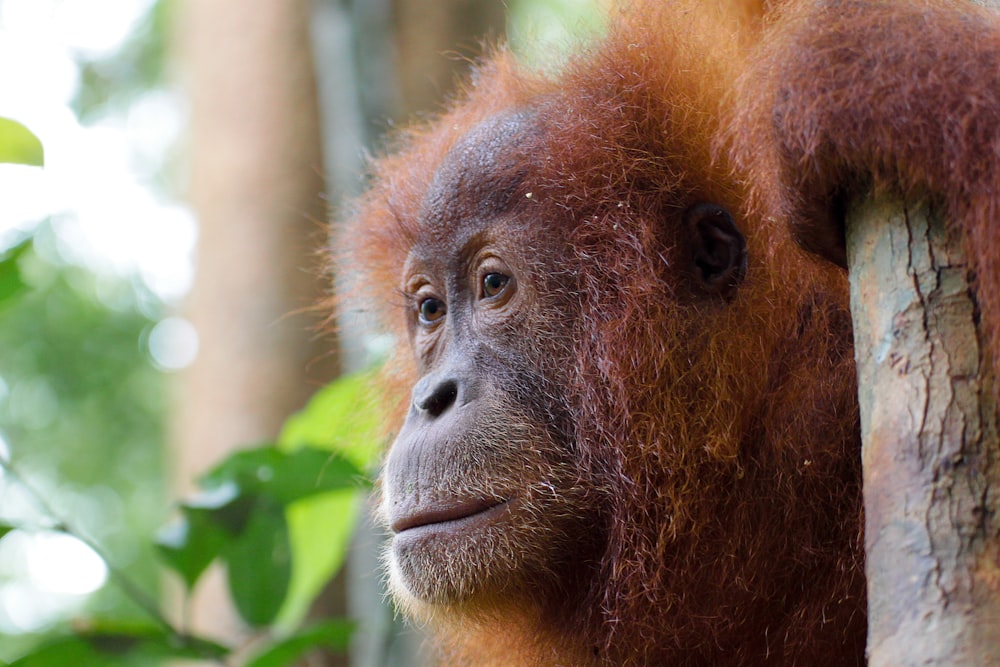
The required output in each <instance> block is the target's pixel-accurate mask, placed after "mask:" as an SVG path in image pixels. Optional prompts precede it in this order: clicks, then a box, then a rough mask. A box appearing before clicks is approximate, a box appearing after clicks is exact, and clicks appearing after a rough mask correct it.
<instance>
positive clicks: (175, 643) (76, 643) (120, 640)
mask: <svg viewBox="0 0 1000 667" xmlns="http://www.w3.org/2000/svg"><path fill="white" fill-rule="evenodd" d="M227 654H228V650H227V649H226V648H225V647H224V646H220V645H219V644H216V643H214V642H211V641H208V640H205V639H200V638H197V637H177V636H175V635H172V634H170V633H168V632H167V631H166V630H164V629H162V628H158V627H152V626H147V625H134V626H128V625H123V624H114V625H109V626H105V627H100V628H97V629H90V630H87V631H85V632H80V633H78V634H77V635H76V636H74V637H64V638H59V639H54V640H51V641H47V642H45V643H44V644H43V645H42V646H41V647H39V648H38V649H36V650H35V651H33V652H31V653H29V654H28V655H26V656H23V657H22V658H20V659H18V660H15V661H14V662H12V663H11V664H10V667H63V666H65V667H86V666H89V665H101V667H118V666H121V667H127V666H128V667H132V666H134V665H136V664H143V661H150V660H158V659H163V658H184V659H195V660H199V659H201V660H218V659H221V658H222V657H224V656H226V655H227Z"/></svg>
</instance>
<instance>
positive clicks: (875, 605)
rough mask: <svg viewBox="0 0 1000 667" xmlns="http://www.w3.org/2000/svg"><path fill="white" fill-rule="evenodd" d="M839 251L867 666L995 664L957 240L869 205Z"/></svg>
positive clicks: (989, 407) (982, 380) (967, 315)
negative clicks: (846, 303)
mask: <svg viewBox="0 0 1000 667" xmlns="http://www.w3.org/2000/svg"><path fill="white" fill-rule="evenodd" d="M847 245H848V265H849V267H850V280H851V309H852V314H853V318H854V338H855V346H856V350H855V355H856V359H857V364H858V383H859V397H860V402H861V422H862V424H861V428H862V439H863V443H864V444H863V449H862V458H863V465H864V496H865V543H866V551H867V575H868V598H869V601H868V606H869V637H868V653H869V665H870V667H909V666H916V665H922V666H935V667H937V666H940V667H945V666H948V667H973V666H977V667H981V666H983V665H1000V563H998V555H1000V461H998V454H1000V452H998V449H997V410H996V403H995V401H994V399H993V396H994V393H993V380H994V379H993V378H992V377H991V376H990V372H989V368H990V366H989V363H988V359H987V358H986V355H985V350H983V348H982V340H981V337H980V336H979V332H978V330H977V323H978V316H977V306H976V303H975V301H974V299H973V297H972V294H971V292H970V289H969V283H968V280H967V277H968V268H967V263H966V260H965V257H964V253H963V251H962V239H961V235H960V234H959V233H957V232H956V230H955V229H954V228H953V227H952V228H949V226H948V225H947V224H946V223H945V222H944V221H943V220H942V219H941V217H940V216H939V215H937V214H936V212H934V211H933V210H930V211H929V210H928V208H927V207H926V206H913V205H910V204H906V205H903V204H901V203H900V202H899V201H897V200H894V199H891V198H877V199H869V200H867V201H865V202H864V203H862V204H861V205H859V206H858V207H856V208H855V209H854V210H853V211H852V212H851V214H850V215H849V218H848V227H847Z"/></svg>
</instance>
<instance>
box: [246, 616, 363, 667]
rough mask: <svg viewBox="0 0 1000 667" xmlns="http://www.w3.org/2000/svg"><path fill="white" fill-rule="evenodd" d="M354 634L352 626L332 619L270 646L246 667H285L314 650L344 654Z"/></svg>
mask: <svg viewBox="0 0 1000 667" xmlns="http://www.w3.org/2000/svg"><path fill="white" fill-rule="evenodd" d="M353 632H354V624H353V623H351V622H350V621H347V620H343V619H332V620H329V621H325V622H323V623H318V624H316V625H313V626H310V627H308V628H306V629H304V630H302V631H300V632H297V633H295V634H293V635H292V636H290V637H286V638H285V639H283V640H281V641H279V642H277V643H276V644H273V645H271V646H270V647H268V648H267V649H266V650H265V651H263V652H261V653H259V654H257V655H256V656H254V657H253V658H251V659H250V661H249V662H247V663H246V667H287V665H291V664H293V663H294V661H295V660H297V659H298V658H299V657H301V656H302V654H304V653H305V652H307V651H309V650H310V649H314V648H325V649H329V650H332V651H340V652H344V651H346V650H347V646H348V644H349V643H350V640H351V635H352V634H353Z"/></svg>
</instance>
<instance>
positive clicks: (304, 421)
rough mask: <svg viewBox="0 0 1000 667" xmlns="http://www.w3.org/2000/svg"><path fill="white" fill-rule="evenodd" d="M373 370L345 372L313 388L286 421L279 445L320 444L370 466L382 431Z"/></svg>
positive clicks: (375, 455)
mask: <svg viewBox="0 0 1000 667" xmlns="http://www.w3.org/2000/svg"><path fill="white" fill-rule="evenodd" d="M376 373H377V370H371V371H366V372H363V373H354V374H351V375H344V376H341V377H340V378H337V380H335V381H333V382H331V383H330V384H328V385H327V386H325V387H323V388H322V389H320V390H319V391H318V392H316V394H315V395H313V397H312V399H310V401H309V403H308V404H307V405H306V407H305V408H303V409H302V410H301V411H299V412H297V413H296V414H294V415H292V416H291V417H289V418H288V419H287V420H286V421H285V425H284V427H283V428H282V430H281V434H280V435H279V436H278V447H279V448H280V449H284V450H295V449H299V448H301V447H305V446H310V447H320V448H323V449H328V450H331V451H335V452H338V453H340V454H341V455H342V456H344V457H345V458H347V459H348V460H349V461H352V462H353V463H354V464H355V465H356V466H358V467H359V468H361V469H363V470H368V469H370V468H371V466H372V464H373V463H374V461H375V460H376V459H377V457H378V454H379V452H380V451H381V448H382V447H381V445H382V444H383V443H382V441H383V439H384V435H385V434H384V433H382V424H383V423H384V419H385V415H384V414H383V413H382V410H381V408H380V401H379V398H380V397H379V396H378V395H377V393H376V391H375V383H374V380H375V377H376Z"/></svg>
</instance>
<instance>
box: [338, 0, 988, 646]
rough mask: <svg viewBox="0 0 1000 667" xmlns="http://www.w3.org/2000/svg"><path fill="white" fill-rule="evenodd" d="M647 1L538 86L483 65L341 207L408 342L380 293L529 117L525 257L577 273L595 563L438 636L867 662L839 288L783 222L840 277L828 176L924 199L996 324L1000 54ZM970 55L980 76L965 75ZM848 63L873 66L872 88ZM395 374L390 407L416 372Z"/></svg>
mask: <svg viewBox="0 0 1000 667" xmlns="http://www.w3.org/2000/svg"><path fill="white" fill-rule="evenodd" d="M638 4H640V5H643V6H642V7H641V8H640V9H641V11H636V12H634V13H629V14H626V15H624V16H616V17H613V18H612V21H611V29H610V34H609V35H608V37H607V39H606V40H605V41H604V42H602V43H601V44H600V45H598V46H596V47H594V48H593V49H591V50H589V51H587V52H586V53H584V54H582V55H580V56H579V57H577V58H575V59H574V60H572V61H571V62H570V63H569V64H568V65H567V66H566V67H565V68H564V69H563V70H562V71H561V72H560V73H559V74H558V76H556V77H554V78H550V77H546V76H543V75H539V74H536V73H533V72H530V71H526V70H525V69H524V68H523V67H521V66H520V65H518V64H517V63H516V61H515V59H514V58H513V57H512V56H510V54H508V53H506V52H499V53H497V54H495V55H494V56H493V57H492V58H491V59H490V60H489V61H487V62H486V63H485V64H483V65H482V66H481V67H480V68H479V69H478V70H477V72H476V74H475V75H474V77H473V79H472V81H471V82H470V84H469V86H468V88H467V90H466V91H465V93H464V94H463V95H462V96H461V98H460V99H459V100H457V101H456V102H455V103H453V104H452V105H451V106H450V107H449V109H448V110H447V111H445V112H444V113H443V114H442V115H441V116H440V117H439V118H437V119H436V120H435V121H434V122H433V123H430V124H427V125H424V126H421V127H417V128H414V129H413V130H411V131H410V132H408V133H407V134H406V135H404V136H403V137H402V138H400V139H399V141H398V143H397V145H396V146H394V147H393V148H394V151H393V152H392V153H390V154H388V155H386V156H385V157H382V158H380V159H378V160H376V161H375V162H374V164H373V181H372V186H371V189H370V190H369V192H368V193H367V194H366V195H365V196H364V197H362V198H361V199H360V200H359V202H358V203H357V209H356V212H355V215H354V218H353V223H352V224H353V226H352V231H353V234H354V236H355V238H356V239H357V244H356V245H355V246H353V247H352V248H351V252H350V256H349V261H350V262H351V266H352V267H356V266H358V265H360V266H361V267H362V270H363V272H364V273H363V280H362V281H361V282H362V283H363V284H364V285H367V287H368V292H367V293H366V294H365V300H366V303H368V304H373V305H374V307H376V308H379V309H381V310H380V313H381V314H382V315H383V316H384V322H383V324H384V325H385V327H386V328H387V329H389V330H392V331H394V332H395V333H396V334H397V336H398V339H399V340H400V341H402V340H405V337H406V332H405V328H404V317H403V315H402V314H401V312H400V308H399V307H398V305H399V299H398V298H397V297H396V296H395V292H396V290H397V289H398V287H399V275H400V272H401V267H402V266H403V264H404V263H405V261H406V257H407V253H408V252H409V248H410V246H411V245H412V243H413V240H414V239H415V238H417V237H418V236H419V235H420V234H421V233H422V230H421V228H420V224H419V219H418V218H419V216H418V207H419V206H420V204H421V201H422V199H423V193H424V192H425V191H426V190H427V188H428V186H429V182H430V179H431V178H432V176H433V174H434V172H435V170H436V168H437V167H438V166H439V165H440V164H441V162H442V160H443V158H444V156H445V154H446V153H447V152H448V151H449V149H451V148H452V147H453V146H454V145H455V143H456V141H458V140H459V139H460V138H461V137H462V136H464V135H465V134H466V133H467V132H468V131H469V130H470V129H471V128H473V127H475V126H476V125H478V124H479V123H480V122H482V121H483V120H485V119H488V118H490V117H493V116H495V115H496V114H499V113H502V112H505V111H508V110H510V109H533V110H534V114H535V116H534V117H535V118H536V120H537V122H538V123H539V124H540V126H541V127H542V128H543V130H544V131H543V132H542V133H540V136H537V137H532V138H531V140H530V141H529V142H528V144H527V147H526V148H525V168H526V170H527V173H528V176H527V178H526V180H525V182H524V184H523V188H524V191H522V192H520V195H521V196H524V197H527V198H529V199H530V200H531V201H532V202H533V204H532V205H533V206H534V208H533V209H532V217H533V219H535V220H537V226H538V234H537V235H532V234H528V235H526V238H524V239H523V242H524V243H525V244H526V246H529V247H530V248H531V249H532V251H533V252H537V253H542V256H544V254H545V253H550V252H551V253H552V254H553V255H558V256H559V257H562V258H563V261H564V262H565V264H564V265H560V266H558V267H554V269H558V270H559V271H561V272H569V273H570V274H572V275H573V276H574V285H575V291H574V292H573V293H572V294H568V295H566V296H565V297H564V298H565V304H570V305H567V308H569V309H570V310H571V312H573V314H574V317H573V318H572V320H571V321H570V322H568V323H567V324H565V325H564V329H563V330H562V331H561V335H562V336H563V337H564V339H565V340H564V341H563V342H562V347H563V348H565V352H566V358H565V359H561V360H559V361H560V362H561V363H562V365H564V366H565V367H566V368H567V369H568V370H566V371H565V372H566V373H567V379H566V383H567V385H568V387H567V392H568V394H569V396H570V397H571V399H570V402H571V405H572V409H573V417H574V419H575V422H576V429H575V434H576V442H577V447H578V449H579V452H580V457H581V460H580V463H579V465H580V466H581V470H583V471H585V473H586V474H585V475H584V477H588V478H590V479H593V480H595V482H596V487H597V488H596V490H595V493H597V494H599V496H600V497H601V498H602V507H603V510H602V515H601V516H600V517H595V521H599V524H597V525H595V530H597V531H603V532H602V535H603V537H604V539H605V545H604V548H603V551H602V555H601V564H600V567H599V568H598V571H597V572H596V573H591V574H592V576H588V577H586V578H582V579H581V580H579V581H574V582H573V586H575V587H576V588H577V590H576V592H575V593H574V594H573V595H567V596H566V597H567V599H566V601H563V600H560V599H556V600H540V601H536V602H537V604H536V605H534V606H528V607H524V606H523V605H522V602H523V601H519V602H518V605H521V606H518V605H513V606H512V608H504V609H500V610H497V612H498V613H497V614H495V616H496V617H501V616H502V617H503V619H502V620H501V619H500V618H494V617H493V616H494V615H491V614H486V615H485V616H483V617H477V618H472V619H467V625H465V626H464V627H462V628H461V629H460V630H458V631H452V632H448V631H447V628H446V629H445V633H444V634H446V635H449V634H450V635H454V637H452V640H451V641H452V643H451V644H450V645H449V646H448V647H446V648H444V649H442V650H443V652H444V654H445V655H448V656H451V657H452V658H453V659H454V660H456V661H457V662H460V663H462V664H469V665H490V664H496V665H514V664H525V665H561V664H565V665H585V664H593V665H605V664H607V665H636V666H640V665H673V666H676V665H706V666H707V665H754V666H756V665H809V666H817V665H831V666H832V665H837V666H841V665H846V666H850V665H860V664H863V660H864V659H863V645H864V634H865V611H864V580H863V579H864V578H863V566H862V552H861V542H862V541H861V535H860V532H861V502H860V500H861V497H860V461H859V442H858V416H857V408H856V404H855V385H854V382H855V380H854V363H853V359H852V356H851V354H852V351H851V343H850V338H851V334H850V322H849V314H848V311H847V290H846V280H845V277H844V275H843V273H842V272H841V271H840V270H839V269H837V268H836V267H834V266H833V265H830V264H827V263H824V262H821V261H820V260H817V259H814V258H812V257H810V256H807V255H805V254H804V253H802V252H801V251H800V250H799V249H798V247H797V246H796V243H795V240H793V238H792V236H791V235H790V234H789V232H788V231H787V229H786V227H785V225H784V224H778V223H785V222H788V221H789V219H791V221H793V222H797V223H798V225H799V226H798V227H796V228H795V231H796V232H797V233H798V237H799V239H800V240H802V241H803V242H804V243H805V244H807V245H808V246H809V247H810V248H811V249H813V250H817V251H820V252H823V253H825V254H827V255H829V256H832V257H836V256H837V243H839V236H838V235H839V230H838V229H837V224H839V223H838V221H836V220H833V219H832V217H831V215H830V214H829V205H830V194H831V192H839V191H840V190H841V189H842V188H844V187H848V186H850V185H851V183H852V182H851V181H850V180H848V179H847V178H846V177H847V176H850V177H852V178H853V177H855V176H857V175H859V174H863V173H870V172H873V179H874V180H875V181H876V182H878V183H879V184H882V185H892V186H896V187H900V186H901V187H903V188H904V189H907V190H910V189H915V188H919V187H923V188H927V189H928V190H930V191H932V192H934V193H939V194H940V195H941V196H942V197H944V198H945V200H946V203H947V204H948V205H949V206H950V207H951V210H952V211H953V212H954V213H955V214H956V215H959V216H962V218H963V219H967V220H969V222H968V223H967V226H968V228H969V230H970V234H971V237H972V239H973V245H978V246H981V247H982V248H985V249H986V250H987V251H990V252H985V253H980V254H977V259H976V260H975V261H976V264H975V266H976V268H977V269H978V270H979V272H980V278H979V281H980V285H981V288H980V298H981V299H982V300H983V302H984V310H986V311H988V312H990V313H993V314H992V315H990V317H993V318H995V314H996V313H998V312H1000V289H996V288H997V287H1000V286H998V285H994V284H993V282H991V281H995V279H996V276H997V275H998V274H1000V272H998V271H997V270H996V266H995V265H994V264H993V262H995V261H996V260H995V257H996V256H997V252H996V251H997V250H1000V248H998V247H997V246H998V242H997V240H996V234H995V233H994V232H992V231H990V227H989V226H988V222H989V220H990V219H991V218H992V215H993V208H994V206H995V194H994V193H996V192H1000V190H998V188H997V187H996V185H995V184H994V180H995V178H996V177H997V175H998V174H1000V170H998V169H996V165H995V162H996V161H997V159H998V155H1000V151H998V150H997V142H998V141H1000V133H998V132H997V131H996V129H997V125H998V123H996V122H995V116H996V114H997V110H998V109H1000V104H997V100H996V99H995V95H996V94H1000V92H998V91H1000V85H995V84H994V83H993V82H994V81H995V80H996V79H997V77H1000V55H998V54H1000V48H997V46H996V44H997V43H998V38H997V35H996V30H995V28H989V29H987V28H984V27H982V26H981V25H979V24H978V23H977V21H976V20H970V19H966V18H962V17H961V16H960V15H959V14H958V13H956V12H955V11H954V10H952V9H950V7H951V3H945V2H921V3H918V4H919V6H920V8H919V9H914V10H912V11H911V10H909V9H906V8H905V5H907V4H908V3H902V2H899V3H864V2H830V3H817V4H818V5H820V6H821V7H822V6H829V9H822V8H821V9H818V10H815V11H813V10H810V9H809V7H811V6H812V5H813V3H801V4H802V6H803V7H805V8H804V9H803V8H799V7H798V6H796V7H793V8H792V10H787V9H784V8H779V9H776V10H773V14H774V16H771V17H766V18H765V19H764V20H763V21H760V20H758V19H759V16H758V15H757V13H758V12H759V11H760V4H761V3H753V2H749V3H729V4H727V3H707V2H695V1H693V0H691V1H680V2H648V3H638ZM716 4H718V6H716ZM730 4H731V6H730ZM765 4H766V3H765ZM775 4H777V3H775ZM789 4H796V3H789ZM963 11H971V10H965V9H963ZM911 15H912V16H911ZM913 16H916V17H923V18H922V19H921V18H912V17H913ZM748 17H749V18H748ZM890 17H904V18H900V19H899V20H898V21H897V20H896V19H895V18H893V19H892V21H891V22H888V21H889V19H890ZM762 23H763V27H761V25H762ZM994 24H995V21H994ZM879 26H882V27H879ZM918 26H919V27H920V28H921V29H922V30H924V32H918ZM761 30H763V31H764V32H763V34H764V35H765V37H764V42H763V43H764V46H763V47H762V48H758V47H756V46H755V45H754V40H756V39H758V38H759V35H760V31H761ZM956 33H959V34H962V35H965V38H959V39H956V38H955V37H953V36H951V35H954V34H956ZM858 35H860V37H859V36H858ZM970 44H973V45H979V44H981V45H983V51H984V53H983V57H982V59H980V60H977V57H978V56H977V55H968V56H965V55H960V54H958V51H959V50H962V49H966V48H970V47H969V45H970ZM987 47H988V48H987ZM852 49H853V51H852ZM868 49H871V51H870V52H869V51H867V50H868ZM949 49H952V50H954V53H947V51H948V50H949ZM859 53H871V54H872V57H874V58H882V59H884V60H886V61H887V62H889V63H892V64H891V66H887V67H889V69H880V70H878V71H877V72H875V73H871V74H866V73H865V72H864V71H862V70H860V69H859V67H858V65H857V63H856V62H855V61H854V60H852V59H853V58H856V57H858V54H859ZM976 53H978V52H976ZM910 54H913V55H912V56H911V55H910ZM949 58H951V59H949ZM900 59H901V60H900ZM941 60H944V61H945V67H944V68H943V69H939V67H938V65H936V64H935V62H937V61H941ZM932 61H933V62H932ZM909 67H916V68H918V69H919V68H923V69H919V71H920V72H925V74H920V75H917V74H913V75H912V76H909V75H907V74H905V72H906V70H907V68H909ZM893 68H895V69H893ZM913 77H916V79H918V80H919V83H920V85H924V86H925V88H921V89H920V90H921V91H922V92H921V95H927V96H928V98H927V99H925V100H923V104H924V105H925V107H920V108H914V109H912V111H913V114H915V115H913V116H912V117H909V118H908V119H906V118H903V119H901V115H905V114H904V112H903V109H901V108H900V107H899V106H894V105H893V104H892V103H891V100H892V99H893V95H895V94H896V93H897V92H898V91H897V90H894V89H896V88H897V87H899V86H901V85H903V84H904V83H905V82H907V81H911V80H914V79H913ZM948 77H952V78H948ZM954 77H960V81H957V80H956V79H955V78H954ZM883 84H884V87H880V86H883ZM963 86H967V87H966V88H963ZM986 88H988V90H987V89H986ZM970 89H972V90H975V91H976V96H975V97H974V99H971V100H970V98H969V95H968V94H967V91H968V90H970ZM788 91H791V94H790V95H788ZM781 96H785V97H784V100H785V101H784V103H783V104H781V103H779V98H781ZM917 98H918V99H919V98H920V96H919V95H918V96H917ZM877 101H884V102H885V104H884V105H881V106H880V105H879V104H875V102H877ZM908 103H909V104H913V103H914V100H912V99H911V100H910V101H909V102H908ZM963 105H964V106H963ZM776 109H777V110H778V111H779V112H780V113H779V114H778V115H775V110H776ZM950 109H954V110H956V111H955V113H956V114H957V115H955V116H954V117H953V116H950V115H949V111H948V110H950ZM959 109H961V111H958V110H959ZM976 114H982V115H988V116H989V117H990V119H991V120H992V122H993V124H992V125H988V124H987V125H980V124H978V123H979V122H980V121H978V120H976V118H977V116H976ZM942 118H944V119H949V120H950V121H953V122H954V124H955V128H954V131H952V130H948V131H947V132H945V134H947V135H948V137H952V135H953V134H955V133H961V131H962V128H963V127H965V126H966V125H968V124H970V123H972V124H973V126H974V128H975V130H974V131H972V132H971V133H967V134H965V135H962V136H963V138H962V139H961V140H960V141H957V142H952V141H948V142H944V143H943V144H942V143H941V142H938V143H934V141H933V140H932V136H931V135H934V133H933V132H924V133H921V134H920V136H915V135H913V134H912V132H913V127H914V126H912V125H905V124H904V123H906V122H910V123H915V124H916V125H915V127H917V128H920V127H924V126H928V125H932V124H934V123H937V122H939V121H940V120H941V119H942ZM940 134H941V132H940V130H939V131H938V135H940ZM733 145H735V147H736V148H735V155H736V156H737V158H738V159H736V160H732V161H731V160H730V159H729V158H728V157H727V155H728V154H729V152H728V151H729V149H728V148H725V147H726V146H733ZM745 184H749V188H750V190H752V192H753V194H754V195H755V197H753V198H751V196H750V194H749V192H748V190H747V189H746V186H745ZM984 195H985V196H984ZM751 200H752V201H753V202H754V203H753V205H751V204H750V203H749V202H751ZM699 201H712V202H716V203H718V204H721V205H724V206H726V207H727V208H728V209H729V210H730V211H731V212H732V213H733V215H734V216H735V217H736V220H737V223H738V225H739V226H740V228H741V229H742V231H743V232H744V233H745V235H746V236H747V242H748V246H749V255H748V256H749V270H748V273H747V278H746V281H745V282H744V283H743V284H742V285H741V286H740V287H739V289H738V290H737V291H736V293H735V296H734V297H733V298H732V300H731V301H728V302H725V301H724V300H721V299H710V298H705V297H704V296H700V295H698V294H695V293H691V292H689V291H688V290H687V288H686V287H685V283H684V281H683V280H681V279H680V278H679V273H678V272H679V271H681V270H682V269H681V268H680V267H681V265H682V264H683V251H684V248H683V238H682V235H681V233H680V231H679V230H678V227H677V218H678V215H677V212H678V211H680V210H683V209H684V208H685V207H686V206H689V205H691V204H693V203H697V202H699ZM810 225H811V226H810ZM555 242H558V243H559V244H560V245H559V247H558V248H556V247H555V246H552V245H547V244H552V243H555ZM988 288H992V289H988ZM986 291H989V292H990V294H988V295H987V294H985V292H986ZM990 321H992V320H990ZM550 324H551V323H550ZM990 327H991V328H990V331H991V332H993V335H994V336H996V335H997V332H998V331H1000V329H998V327H997V325H996V324H991V325H990ZM531 343H532V341H525V343H524V345H531ZM392 368H393V370H394V371H395V372H396V373H397V376H396V379H395V380H394V382H396V383H397V385H396V386H398V388H399V390H400V391H402V392H406V391H408V389H409V386H410V385H411V380H412V379H413V377H414V374H415V370H414V368H413V364H412V361H411V359H410V358H409V351H408V350H405V349H403V350H401V351H400V354H399V356H398V359H397V360H396V361H395V363H394V365H393V367H392ZM522 609H523V611H522ZM452 622H453V621H452ZM452 630H454V627H452Z"/></svg>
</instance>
